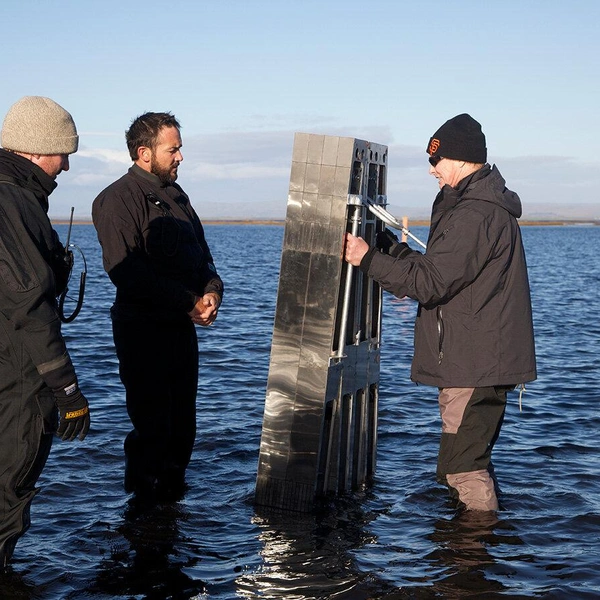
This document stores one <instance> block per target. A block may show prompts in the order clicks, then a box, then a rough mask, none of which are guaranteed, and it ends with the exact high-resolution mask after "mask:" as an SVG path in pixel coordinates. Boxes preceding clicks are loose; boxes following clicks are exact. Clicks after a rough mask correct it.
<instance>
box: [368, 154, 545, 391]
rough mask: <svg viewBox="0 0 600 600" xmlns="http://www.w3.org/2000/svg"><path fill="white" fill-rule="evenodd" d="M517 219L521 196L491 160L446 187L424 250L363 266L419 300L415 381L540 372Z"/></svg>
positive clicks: (501, 378) (448, 382) (488, 380)
mask: <svg viewBox="0 0 600 600" xmlns="http://www.w3.org/2000/svg"><path fill="white" fill-rule="evenodd" d="M520 216H521V201H520V200H519V197H518V196H517V194H515V193H514V192H512V191H510V190H508V189H507V188H506V187H505V181H504V179H503V178H502V176H501V175H500V173H499V171H498V170H497V169H496V167H495V166H494V167H493V168H490V167H489V165H486V166H485V167H483V168H482V169H480V170H479V171H476V172H475V173H473V174H472V175H471V176H469V177H467V178H465V179H464V180H462V181H461V182H460V183H459V185H458V189H454V188H451V187H450V186H448V185H446V186H444V188H443V189H442V190H440V192H439V194H438V195H437V197H436V199H435V202H434V204H433V209H432V215H431V228H430V232H429V239H428V244H427V251H426V253H425V254H421V253H419V252H416V251H415V252H413V253H411V254H409V255H408V256H407V257H405V258H399V259H393V258H392V257H390V256H388V255H385V254H381V253H369V255H368V258H367V257H365V258H366V260H363V262H364V263H365V264H364V265H363V264H362V263H361V268H362V269H363V270H364V269H366V270H367V272H368V274H369V276H371V277H373V278H374V279H375V280H376V281H378V282H379V283H380V284H381V286H382V287H383V288H384V289H386V290H388V291H390V292H392V293H393V294H394V295H396V296H398V297H400V298H401V297H404V296H409V297H410V298H413V299H415V300H418V302H419V308H418V313H417V319H416V323H415V354H414V358H413V363H412V370H411V379H413V381H416V382H419V383H423V384H426V385H433V386H437V387H484V386H491V385H512V384H518V383H523V382H526V381H531V380H533V379H535V378H536V364H535V348H534V337H533V324H532V315H531V299H530V292H529V281H528V277H527V265H526V262H525V252H524V250H523V244H522V240H521V231H520V229H519V225H518V223H517V218H518V217H520Z"/></svg>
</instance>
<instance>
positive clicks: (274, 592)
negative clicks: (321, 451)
mask: <svg viewBox="0 0 600 600" xmlns="http://www.w3.org/2000/svg"><path fill="white" fill-rule="evenodd" d="M57 229H58V230H59V232H60V233H61V236H62V237H63V239H64V237H65V228H64V227H57ZM206 233H207V237H208V240H209V243H210V245H211V248H212V250H213V254H214V256H215V260H216V262H217V264H218V267H219V271H220V272H221V274H222V276H223V279H224V280H225V282H226V298H225V303H224V305H223V307H222V309H221V311H220V316H219V319H218V321H217V323H216V324H215V325H214V326H213V327H211V328H209V329H202V330H200V331H199V334H200V348H201V359H200V389H199V394H198V408H199V410H198V436H197V443H196V447H195V452H194V456H193V460H192V463H191V465H190V468H189V472H188V483H189V484H190V491H189V492H188V493H187V495H186V497H185V499H184V500H183V501H182V502H180V503H177V504H173V505H165V506H160V507H157V508H156V509H155V510H151V511H149V512H146V513H142V514H139V513H136V512H135V510H134V509H132V507H131V506H129V504H128V497H127V496H126V495H125V493H124V492H123V489H122V485H121V482H122V471H123V451H122V444H123V439H124V437H125V435H126V433H127V431H128V430H129V421H128V419H127V416H126V413H125V409H124V394H123V389H122V387H121V384H120V382H119V378H118V375H117V362H116V359H115V356H114V351H113V345H112V337H111V327H110V320H109V315H108V309H109V307H110V305H111V303H112V299H113V288H112V286H111V284H110V282H109V281H108V279H107V277H106V276H105V274H104V272H103V270H102V265H101V258H100V250H99V247H98V244H97V241H96V238H95V232H94V230H93V227H91V226H84V225H81V226H77V227H75V228H74V231H73V235H72V241H73V242H74V243H76V244H78V245H79V246H81V248H82V249H83V250H84V252H85V255H86V257H87V261H88V270H89V275H88V286H87V294H86V301H85V305H84V308H83V311H82V313H81V315H80V316H79V317H78V319H77V320H76V321H74V322H73V323H71V324H68V325H66V326H65V327H64V333H65V335H66V337H67V340H68V344H69V347H70V350H71V354H72V357H73V361H74V362H75V364H76V367H77V372H78V374H79V378H80V382H81V386H82V388H83V389H84V390H85V393H86V395H87V397H88V399H89V400H90V402H91V405H92V409H93V416H92V423H93V424H92V430H91V432H90V434H89V436H88V437H87V439H86V440H85V441H84V442H83V443H72V444H68V443H64V442H61V441H60V440H58V439H57V440H56V442H55V444H54V448H53V450H52V454H51V457H50V459H49V462H48V465H47V467H46V470H45V471H44V473H43V475H42V478H41V480H40V482H39V485H40V493H39V495H38V496H37V497H36V499H35V500H34V503H33V506H32V526H31V529H30V531H29V532H28V533H27V534H26V535H25V537H24V538H22V539H21V541H20V542H19V544H18V545H17V549H16V552H15V560H14V572H13V573H12V574H11V575H9V576H5V577H4V578H3V579H2V580H0V598H3V599H4V598H6V599H12V598H42V599H45V600H55V599H61V600H64V599H73V600H75V599H76V600H81V599H87V598H93V599H130V598H136V599H138V598H139V599H142V598H147V599H156V600H162V599H180V598H185V599H189V598H201V599H204V598H206V599H212V598H214V599H235V598H277V599H286V600H303V599H316V598H323V599H325V598H332V599H350V600H354V599H356V600H363V599H364V600H366V599H368V598H372V599H386V600H392V599H406V598H414V599H428V598H556V599H563V598H576V599H585V598H600V574H599V572H598V566H599V564H600V560H599V559H600V550H599V544H600V542H599V540H600V535H599V533H600V477H599V472H600V450H599V443H598V441H599V439H600V437H599V436H600V434H599V431H600V408H599V403H600V402H599V401H600V394H599V392H598V387H597V385H598V376H599V375H600V325H599V317H598V315H599V312H600V310H599V309H600V305H599V301H598V298H599V294H598V289H599V288H600V275H599V271H598V264H599V263H598V256H600V228H598V227H525V228H523V236H524V240H525V244H526V250H527V256H528V263H529V268H530V279H531V285H532V295H533V306H534V317H535V329H536V342H537V354H538V367H539V379H538V381H536V382H533V383H531V384H529V385H528V388H527V392H526V394H525V397H524V400H523V409H522V411H519V406H518V399H517V395H513V396H512V397H511V398H510V401H509V406H508V409H507V416H506V421H505V425H504V428H503V431H502V434H501V436H500V440H499V442H498V444H497V449H496V450H495V460H494V462H495V466H496V471H497V474H498V477H499V480H500V484H501V487H502V490H503V494H502V498H501V504H502V507H501V511H500V512H499V513H498V515H497V517H496V518H493V519H491V518H490V517H481V516H479V517H477V516H476V515H466V516H463V517H460V518H457V517H456V515H455V513H454V511H453V510H452V508H451V506H450V504H449V502H448V499H447V493H446V490H445V489H443V488H441V487H440V486H438V485H437V484H436V483H435V480H434V471H435V461H436V453H437V444H438V436H439V429H440V419H439V415H438V410H437V400H436V390H435V389H433V388H426V387H422V386H420V387H417V386H415V385H414V384H412V383H411V382H410V380H409V365H410V359H411V351H412V326H413V320H414V315H415V304H414V303H413V302H412V301H410V300H397V299H394V298H393V297H392V296H390V295H387V294H386V296H385V302H384V325H383V350H382V373H381V407H380V427H379V442H378V465H377V476H376V480H375V482H374V485H373V486H372V487H371V488H370V489H369V490H367V491H365V492H362V493H360V494H357V495H354V496H352V497H350V498H344V499H340V500H339V501H336V502H333V503H332V504H331V505H330V506H329V507H328V508H327V509H326V510H323V511H321V512H319V513H317V514H310V515H296V514H294V515H289V514H272V512H271V513H270V512H269V511H264V510H256V509H255V507H254V506H253V501H252V500H253V493H254V483H255V477H256V466H257V460H258V449H259V444H260V433H261V426H262V415H263V406H264V398H265V392H266V379H267V373H268V364H269V351H270V341H271V334H272V327H273V316H274V311H275V300H276V293H277V283H278V270H279V261H280V254H281V242H282V236H283V227H279V226H258V225H257V226H235V225H223V226H221V225H213V226H207V227H206ZM415 233H416V234H418V235H419V236H420V237H421V238H422V239H424V238H425V237H426V231H425V230H423V229H419V228H415Z"/></svg>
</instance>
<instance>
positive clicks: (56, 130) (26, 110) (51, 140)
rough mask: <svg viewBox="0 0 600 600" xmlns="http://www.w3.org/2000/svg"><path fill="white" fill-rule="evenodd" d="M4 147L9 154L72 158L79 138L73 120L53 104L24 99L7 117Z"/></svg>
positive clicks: (40, 99) (52, 101)
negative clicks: (66, 155)
mask: <svg viewBox="0 0 600 600" xmlns="http://www.w3.org/2000/svg"><path fill="white" fill-rule="evenodd" d="M1 144H2V147H3V148H5V149H6V150H12V151H13V152H23V153H26V154H43V155H51V154H73V153H74V152H77V147H78V145H79V136H78V135H77V129H76V128H75V123H74V122H73V117H71V115H70V114H69V113H68V112H67V111H66V110H65V109H64V108H63V107H62V106H60V105H59V104H57V103H56V102H54V100H50V98H43V97H42V96H25V97H24V98H21V99H20V100H19V101H18V102H15V103H14V104H13V105H12V106H11V107H10V110H9V111H8V113H7V114H6V117H5V119H4V124H3V125H2V142H1Z"/></svg>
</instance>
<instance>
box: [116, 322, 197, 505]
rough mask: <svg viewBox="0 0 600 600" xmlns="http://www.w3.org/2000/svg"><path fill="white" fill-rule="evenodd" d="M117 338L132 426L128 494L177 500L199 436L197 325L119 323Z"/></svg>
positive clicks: (127, 456)
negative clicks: (176, 497) (197, 430)
mask: <svg viewBox="0 0 600 600" xmlns="http://www.w3.org/2000/svg"><path fill="white" fill-rule="evenodd" d="M113 335H114V341H115V348H116V351H117V357H118V359H119V374H120V376H121V381H122V382H123V385H124V386H125V393H126V402H127V412H128V414H129V418H130V419H131V423H132V425H133V429H132V431H131V432H130V433H129V434H128V435H127V438H126V439H125V461H126V462H125V489H126V491H128V492H137V493H138V494H144V493H161V492H162V493H165V494H167V495H169V494H174V495H175V496H177V495H179V494H180V493H181V492H182V491H183V487H184V479H185V470H186V467H187V465H188V464H189V461H190V458H191V454H192V450H193V446H194V440H195V437H196V392H197V388H198V340H197V337H196V331H195V328H194V325H193V323H192V322H191V321H190V322H189V323H188V322H183V323H162V322H159V323H152V322H147V321H122V320H119V319H118V318H117V319H113Z"/></svg>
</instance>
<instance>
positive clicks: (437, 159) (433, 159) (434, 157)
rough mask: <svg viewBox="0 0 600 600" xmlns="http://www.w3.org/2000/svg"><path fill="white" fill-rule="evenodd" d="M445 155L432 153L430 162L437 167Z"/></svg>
mask: <svg viewBox="0 0 600 600" xmlns="http://www.w3.org/2000/svg"><path fill="white" fill-rule="evenodd" d="M443 158H444V157H443V156H438V155H437V154H432V155H431V156H430V157H429V164H430V165H431V166H432V167H437V165H438V163H439V162H440V160H442V159H443Z"/></svg>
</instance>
